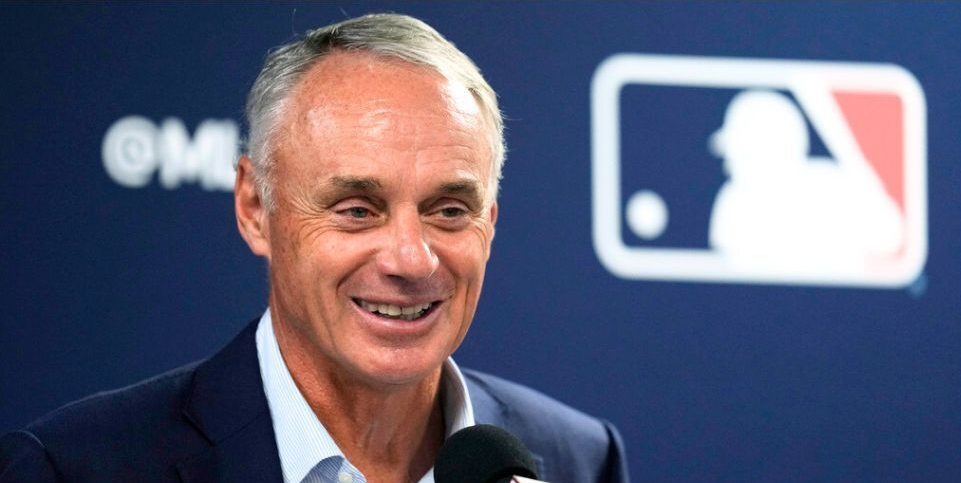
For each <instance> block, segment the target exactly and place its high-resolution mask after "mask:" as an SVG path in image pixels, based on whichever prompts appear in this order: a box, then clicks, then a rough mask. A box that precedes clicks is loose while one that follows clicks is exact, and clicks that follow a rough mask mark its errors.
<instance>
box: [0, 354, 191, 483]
mask: <svg viewBox="0 0 961 483" xmlns="http://www.w3.org/2000/svg"><path fill="white" fill-rule="evenodd" d="M195 367H196V364H192V365H190V366H185V367H182V368H179V369H176V370H174V371H171V372H168V373H166V374H162V375H160V376H156V377H153V378H151V379H148V380H146V381H143V382H141V383H139V384H136V385H134V386H130V387H127V388H123V389H118V390H114V391H108V392H103V393H99V394H95V395H93V396H89V397H87V398H84V399H81V400H79V401H76V402H73V403H70V404H68V405H66V406H63V407H61V408H59V409H57V410H55V411H53V412H51V413H49V414H48V415H46V416H44V417H42V418H40V419H38V420H37V421H35V422H34V423H32V424H30V425H29V426H27V427H26V428H25V429H23V430H22V431H18V432H16V433H12V434H10V435H7V436H5V437H4V438H3V440H2V441H3V442H2V443H0V476H2V477H3V478H6V477H7V476H8V472H10V473H11V474H13V473H14V472H16V471H21V470H25V469H28V468H30V467H35V469H41V468H42V469H43V471H44V472H47V473H51V474H55V475H57V476H58V477H61V478H66V479H81V480H82V479H84V478H93V477H95V476H96V475H101V476H102V475H118V476H130V477H135V476H139V475H141V474H143V473H148V474H149V473H153V474H155V475H162V474H164V473H165V472H169V471H170V470H171V468H170V461H171V460H176V459H179V458H183V457H186V456H188V455H189V454H190V452H191V451H197V450H199V449H200V448H202V447H203V445H205V442H204V441H203V439H201V438H198V435H197V433H196V431H194V430H192V429H191V428H189V427H188V426H187V425H185V424H184V421H183V416H182V414H181V408H182V406H183V403H182V401H183V398H184V393H185V391H186V390H187V388H188V387H189V383H190V381H191V379H192V377H193V371H194V369H195ZM12 452H17V453H12ZM8 453H11V454H10V455H8ZM8 456H10V457H9V458H8ZM14 456H18V457H17V458H14ZM43 462H45V463H46V464H45V465H43V464H41V463H43ZM171 476H172V477H173V478H176V476H175V475H171Z"/></svg>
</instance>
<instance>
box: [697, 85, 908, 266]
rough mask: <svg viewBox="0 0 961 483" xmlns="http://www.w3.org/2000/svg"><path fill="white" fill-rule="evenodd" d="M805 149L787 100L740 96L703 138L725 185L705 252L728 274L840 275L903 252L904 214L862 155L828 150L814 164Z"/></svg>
mask: <svg viewBox="0 0 961 483" xmlns="http://www.w3.org/2000/svg"><path fill="white" fill-rule="evenodd" d="M815 126H817V123H815ZM852 138H853V136H852ZM831 141H832V140H827V139H826V140H825V144H827V145H828V148H829V149H831V147H832V146H831V144H832V143H831ZM834 141H837V140H834ZM841 141H843V142H848V145H849V146H850V145H853V139H851V140H841ZM809 148H810V140H809V137H808V130H807V126H806V124H805V121H804V116H803V115H802V114H801V111H800V109H799V108H798V106H797V104H795V103H794V102H793V101H792V100H791V99H790V98H788V97H787V96H786V95H784V94H781V93H778V92H774V91H767V90H747V91H743V92H741V93H739V94H737V95H736V96H735V97H734V99H732V100H731V103H730V105H729V106H728V108H727V111H726V113H725V116H724V125H723V127H722V128H721V129H720V130H719V131H718V132H716V133H715V134H714V135H713V136H712V137H711V139H710V149H711V151H712V152H713V153H714V154H715V155H717V156H719V157H723V158H724V171H725V174H726V175H727V176H728V178H729V179H728V181H727V182H725V184H724V185H723V186H722V187H721V189H720V191H719V192H718V194H717V198H716V199H715V202H714V208H713V212H712V214H711V226H710V234H709V243H710V245H711V247H712V248H713V249H714V250H716V251H718V252H720V253H721V254H723V256H724V258H725V259H726V261H728V262H729V263H731V264H732V265H733V266H735V267H738V268H743V269H750V270H763V271H768V270H769V271H772V272H783V271H785V270H787V271H790V272H792V273H796V274H804V273H807V272H819V273H824V272H825V270H828V271H838V272H843V271H846V270H850V269H852V268H854V267H864V266H865V264H869V263H870V262H871V261H872V260H874V259H876V258H879V257H882V256H890V255H891V254H894V253H896V252H897V251H898V250H900V249H901V247H902V244H903V236H904V235H903V227H902V225H903V220H902V214H901V212H900V210H899V208H898V206H897V204H896V203H895V201H894V200H893V199H892V198H891V196H889V195H888V193H887V192H886V191H885V190H884V188H883V186H882V185H881V182H880V180H879V179H878V177H877V175H876V173H874V171H873V170H871V169H870V167H868V165H867V162H866V161H865V160H864V158H863V155H861V154H860V152H857V153H856V154H855V155H852V154H851V153H852V152H853V151H852V150H848V152H847V153H845V152H844V151H845V150H833V149H832V150H831V152H832V154H833V155H834V156H835V159H830V158H818V157H811V156H810V154H809V152H810V149H809ZM845 154H847V156H845ZM846 158H847V159H846Z"/></svg>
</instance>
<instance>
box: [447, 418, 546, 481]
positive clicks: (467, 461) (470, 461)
mask: <svg viewBox="0 0 961 483" xmlns="http://www.w3.org/2000/svg"><path fill="white" fill-rule="evenodd" d="M514 475H516V476H523V477H526V478H537V474H536V471H535V465H534V457H533V455H532V454H531V452H530V450H528V449H527V447H525V446H524V443H522V442H521V441H520V440H519V439H517V438H516V437H515V436H514V435H513V434H511V433H509V432H507V431H505V430H503V429H501V428H498V427H497V426H491V425H489V424H479V425H476V426H470V427H467V428H464V429H462V430H460V431H458V432H456V433H454V434H453V435H452V436H451V437H450V438H447V441H446V442H445V443H444V446H443V447H442V448H441V449H440V453H439V454H438V455H437V462H436V463H435V464H434V481H436V482H437V483H494V482H498V481H510V478H511V477H512V476H514Z"/></svg>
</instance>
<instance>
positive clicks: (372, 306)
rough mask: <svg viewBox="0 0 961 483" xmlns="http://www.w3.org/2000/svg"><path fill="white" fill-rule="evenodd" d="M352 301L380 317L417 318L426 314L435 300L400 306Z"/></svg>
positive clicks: (395, 318) (359, 300)
mask: <svg viewBox="0 0 961 483" xmlns="http://www.w3.org/2000/svg"><path fill="white" fill-rule="evenodd" d="M353 301H354V303H355V304H357V305H358V306H359V307H360V308H362V309H364V310H366V311H368V312H370V313H372V314H374V315H377V316H380V317H384V318H388V319H394V320H408V321H410V320H417V319H419V318H421V317H423V316H425V315H427V314H428V313H429V312H430V311H431V309H432V308H434V306H435V305H436V302H427V303H424V304H416V305H411V306H408V307H402V306H400V305H391V304H379V303H374V302H368V301H366V300H361V299H356V298H355V299H353Z"/></svg>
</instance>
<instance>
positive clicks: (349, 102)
mask: <svg viewBox="0 0 961 483" xmlns="http://www.w3.org/2000/svg"><path fill="white" fill-rule="evenodd" d="M286 108H287V111H288V116H287V119H288V121H293V122H298V121H300V122H303V121H308V120H309V121H310V122H314V123H317V122H325V121H326V122H335V121H336V120H337V119H338V118H343V117H350V118H355V119H358V120H361V121H368V122H371V123H383V122H388V121H389V120H390V118H391V116H398V115H402V116H407V117H411V118H415V119H416V118H423V119H425V120H434V121H438V120H443V121H448V122H452V123H456V124H458V125H461V126H462V127H464V128H475V127H476V128H483V127H484V126H481V124H482V123H483V116H482V115H481V110H480V107H479V105H478V102H477V100H476V99H475V98H474V96H473V94H471V92H470V91H469V90H468V89H467V87H465V86H464V85H463V84H462V83H460V82H456V81H452V80H450V79H448V78H446V77H444V76H442V75H440V74H439V73H437V72H434V71H433V70H430V69H428V68H426V67H422V66H419V65H416V64H412V63H409V62H404V61H400V60H396V59H389V58H384V57H381V56H377V55H374V54H370V53H364V52H346V51H335V52H333V53H331V54H330V55H328V56H327V57H325V58H324V59H322V60H320V61H319V62H317V63H316V64H315V65H314V66H312V67H311V68H310V69H309V70H308V71H307V72H306V73H305V74H304V76H303V78H302V79H301V81H300V83H299V84H298V85H297V86H296V87H295V89H294V90H293V92H292V94H291V96H290V99H289V102H288V104H287V106H286Z"/></svg>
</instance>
